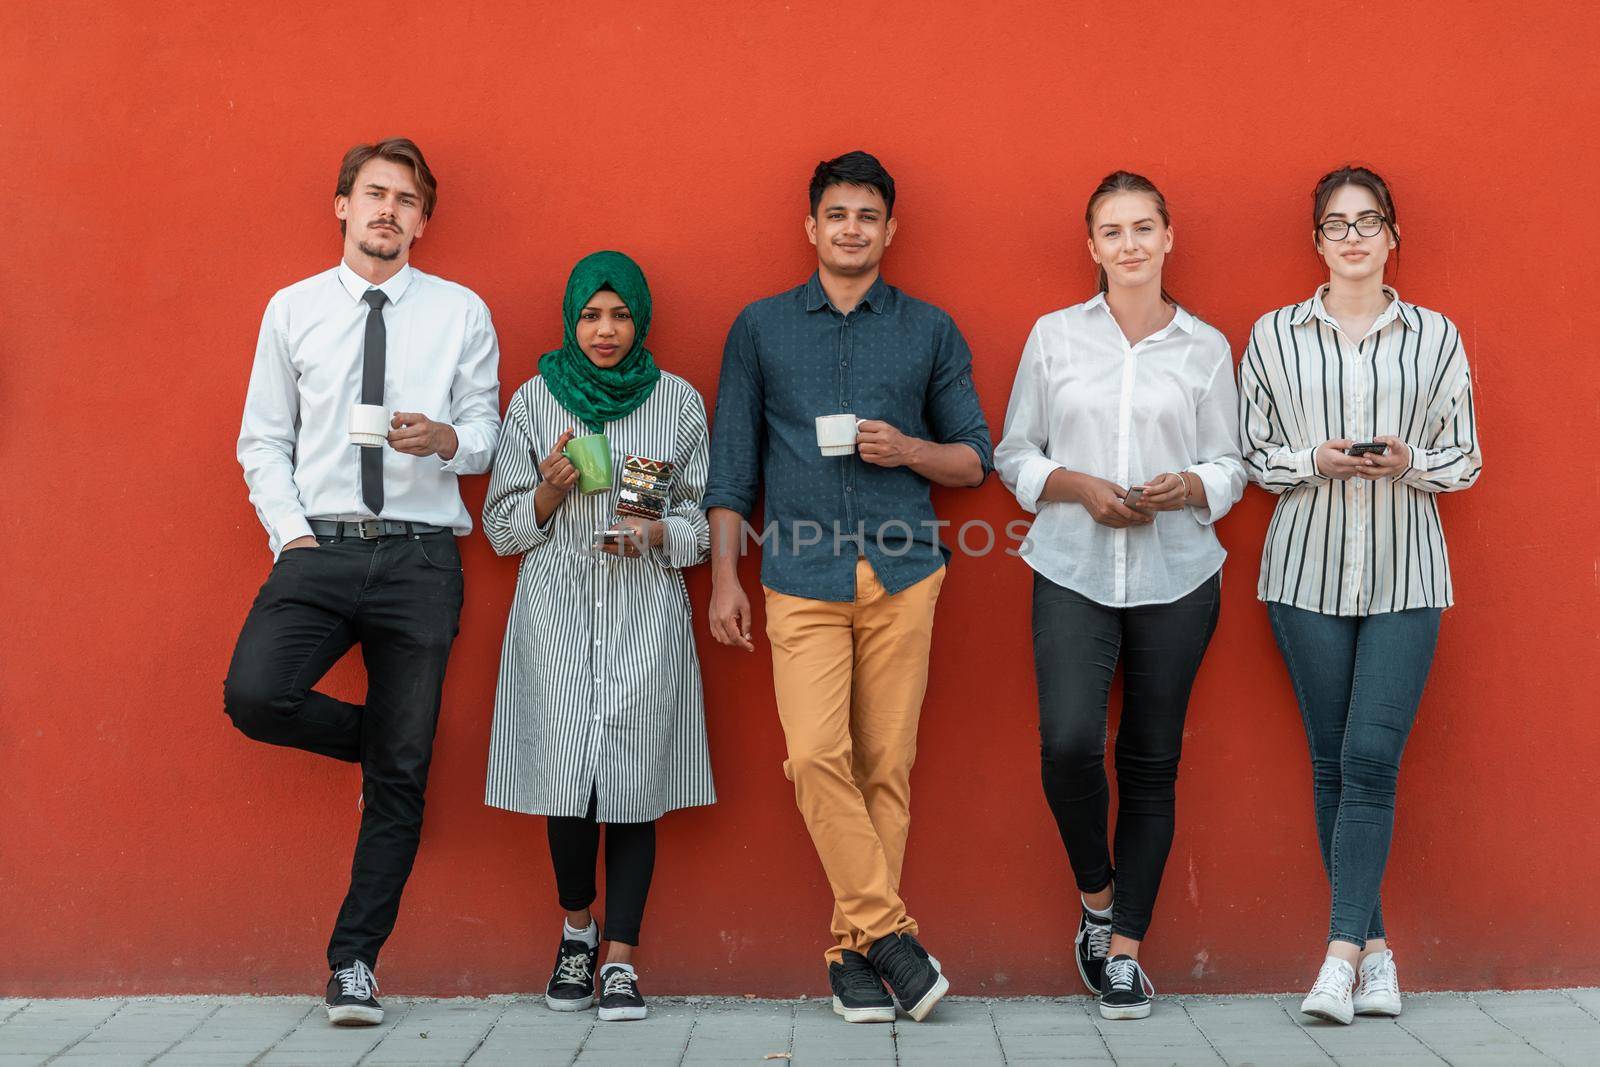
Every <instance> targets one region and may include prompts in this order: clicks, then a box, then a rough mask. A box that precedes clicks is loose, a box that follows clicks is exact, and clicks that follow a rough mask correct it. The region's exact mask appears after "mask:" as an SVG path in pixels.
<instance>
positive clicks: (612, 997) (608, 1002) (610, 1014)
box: [600, 963, 646, 1023]
mask: <svg viewBox="0 0 1600 1067" xmlns="http://www.w3.org/2000/svg"><path fill="white" fill-rule="evenodd" d="M645 1014H646V1009H645V1006H644V995H643V994H641V993H640V992H639V976H638V975H636V974H634V973H633V968H631V967H624V966H622V965H621V964H617V963H608V964H606V965H605V966H604V967H602V968H600V1021H601V1022H603V1023H616V1022H625V1021H627V1020H629V1019H643V1018H644V1017H645Z"/></svg>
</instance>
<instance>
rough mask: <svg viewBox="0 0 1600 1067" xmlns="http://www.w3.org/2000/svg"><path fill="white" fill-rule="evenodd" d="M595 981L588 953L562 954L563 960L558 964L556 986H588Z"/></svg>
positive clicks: (564, 952)
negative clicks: (590, 968)
mask: <svg viewBox="0 0 1600 1067" xmlns="http://www.w3.org/2000/svg"><path fill="white" fill-rule="evenodd" d="M593 981H594V972H592V971H590V970H589V953H588V952H566V951H563V952H562V953H561V960H560V962H558V963H557V964H556V985H588V984H589V983H591V982H593Z"/></svg>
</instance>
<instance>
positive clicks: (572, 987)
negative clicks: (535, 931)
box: [544, 939, 600, 1011]
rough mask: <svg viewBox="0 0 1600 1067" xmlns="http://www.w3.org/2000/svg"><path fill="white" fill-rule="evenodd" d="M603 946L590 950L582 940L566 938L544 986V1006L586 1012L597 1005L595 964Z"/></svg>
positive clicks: (554, 1009)
mask: <svg viewBox="0 0 1600 1067" xmlns="http://www.w3.org/2000/svg"><path fill="white" fill-rule="evenodd" d="M599 957H600V943H599V942H598V941H596V942H595V946H594V948H590V947H589V946H588V945H586V944H584V943H583V942H582V941H575V940H567V939H563V940H562V942H561V946H560V947H559V948H557V949H556V965H555V968H554V969H553V970H552V971H551V972H550V984H549V985H547V986H545V987H544V1004H545V1007H547V1008H549V1009H551V1010H552V1011H583V1010H584V1009H585V1008H587V1007H589V1006H590V1005H591V1004H593V1003H594V964H595V960H597V959H598V958H599Z"/></svg>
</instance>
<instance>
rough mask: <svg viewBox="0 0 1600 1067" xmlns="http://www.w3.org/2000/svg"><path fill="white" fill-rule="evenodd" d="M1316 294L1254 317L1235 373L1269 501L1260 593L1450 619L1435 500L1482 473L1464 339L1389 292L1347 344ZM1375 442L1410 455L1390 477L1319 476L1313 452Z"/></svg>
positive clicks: (1243, 429) (1253, 457)
mask: <svg viewBox="0 0 1600 1067" xmlns="http://www.w3.org/2000/svg"><path fill="white" fill-rule="evenodd" d="M1323 291H1324V290H1318V292H1317V293H1316V294H1315V295H1313V296H1312V297H1311V299H1309V300H1306V301H1303V302H1301V303H1299V304H1291V305H1289V306H1288V307H1283V308H1279V309H1278V310H1277V311H1274V312H1272V313H1270V314H1268V315H1263V316H1262V317H1261V319H1260V320H1258V321H1257V322H1256V324H1255V327H1254V328H1253V329H1252V330H1251V331H1250V343H1249V346H1248V347H1247V348H1246V350H1245V354H1244V359H1243V361H1242V362H1241V363H1240V365H1239V413H1240V417H1239V425H1240V436H1241V438H1242V442H1243V446H1244V461H1245V467H1246V468H1247V469H1248V471H1249V474H1250V479H1251V480H1252V481H1254V482H1257V483H1259V484H1260V485H1261V486H1262V487H1263V488H1265V489H1267V490H1268V491H1270V492H1273V493H1277V494H1279V495H1280V498H1279V500H1278V507H1277V510H1276V511H1275V512H1274V513H1273V516H1272V524H1271V526H1270V527H1269V528H1268V530H1267V539H1266V545H1265V546H1264V548H1263V550H1262V555H1261V581H1260V585H1259V587H1258V589H1257V593H1258V595H1259V596H1260V598H1261V599H1262V600H1267V601H1274V602H1277V603H1282V604H1291V605H1293V606H1295V607H1298V608H1305V609H1307V610H1309V611H1318V612H1322V613H1324V614H1328V615H1373V614H1378V613H1381V612H1387V611H1404V610H1406V609H1408V608H1424V607H1426V608H1445V607H1449V606H1450V605H1451V604H1452V603H1453V602H1454V593H1453V590H1452V588H1451V584H1450V560H1449V555H1448V553H1447V552H1446V551H1445V544H1444V530H1443V528H1442V527H1441V526H1440V524H1439V505H1438V494H1440V493H1448V492H1453V491H1455V490H1457V489H1465V488H1467V487H1468V486H1470V485H1471V484H1472V483H1473V482H1475V481H1477V480H1478V472H1479V471H1480V470H1481V469H1482V466H1483V461H1482V457H1481V455H1480V453H1479V451H1478V428H1477V420H1476V417H1475V412H1474V409H1473V404H1472V379H1471V375H1470V374H1469V373H1468V370H1467V355H1466V352H1465V350H1463V348H1462V346H1461V333H1460V331H1459V330H1457V329H1456V327H1455V324H1454V323H1452V322H1451V321H1450V320H1449V319H1447V318H1445V317H1444V316H1443V315H1441V314H1439V313H1438V312H1436V311H1429V310H1428V309H1427V308H1422V307H1418V306H1416V305H1415V304H1407V303H1405V302H1404V301H1402V300H1401V299H1400V298H1399V296H1398V294H1396V293H1395V292H1394V290H1392V289H1387V288H1386V289H1385V292H1386V293H1388V295H1389V297H1390V303H1389V306H1388V307H1387V308H1386V309H1385V310H1384V312H1383V313H1382V314H1381V315H1379V316H1378V318H1377V320H1376V321H1374V322H1373V324H1372V326H1371V328H1370V329H1369V330H1368V331H1367V333H1366V336H1364V337H1361V338H1351V337H1348V336H1346V335H1345V333H1344V332H1343V331H1342V330H1341V329H1340V328H1339V324H1338V322H1337V321H1336V320H1335V319H1334V318H1333V316H1332V315H1330V314H1329V313H1328V311H1327V309H1326V308H1325V307H1323V304H1322V295H1323ZM1380 434H1392V435H1393V436H1396V437H1398V438H1400V439H1401V440H1402V441H1404V442H1406V444H1407V445H1408V446H1409V448H1410V450H1411V466H1410V467H1409V468H1407V469H1406V470H1405V472H1404V473H1402V474H1401V475H1400V476H1399V477H1397V478H1382V479H1379V480H1377V481H1367V480H1365V479H1362V478H1351V479H1348V480H1346V481H1340V480H1337V479H1332V478H1327V477H1324V476H1323V475H1321V474H1319V473H1318V472H1317V469H1316V465H1315V462H1314V460H1313V454H1314V453H1315V452H1316V449H1317V448H1318V446H1320V445H1321V444H1322V443H1323V442H1325V441H1331V440H1338V439H1341V438H1348V439H1350V440H1354V441H1370V440H1371V439H1372V438H1373V437H1375V436H1378V435H1380Z"/></svg>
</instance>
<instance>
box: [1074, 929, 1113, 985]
mask: <svg viewBox="0 0 1600 1067" xmlns="http://www.w3.org/2000/svg"><path fill="white" fill-rule="evenodd" d="M1082 910H1083V914H1082V915H1081V916H1080V917H1079V919H1078V936H1077V937H1075V938H1073V939H1072V943H1073V946H1074V947H1075V948H1076V949H1077V956H1078V974H1079V976H1080V977H1082V978H1083V984H1084V985H1086V986H1088V987H1089V992H1091V993H1093V994H1095V995H1097V996H1098V995H1099V993H1100V979H1101V977H1102V976H1103V975H1104V974H1105V970H1106V956H1108V955H1110V953H1111V920H1110V919H1101V918H1098V917H1097V916H1094V915H1090V914H1089V909H1088V908H1083V909H1082Z"/></svg>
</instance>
